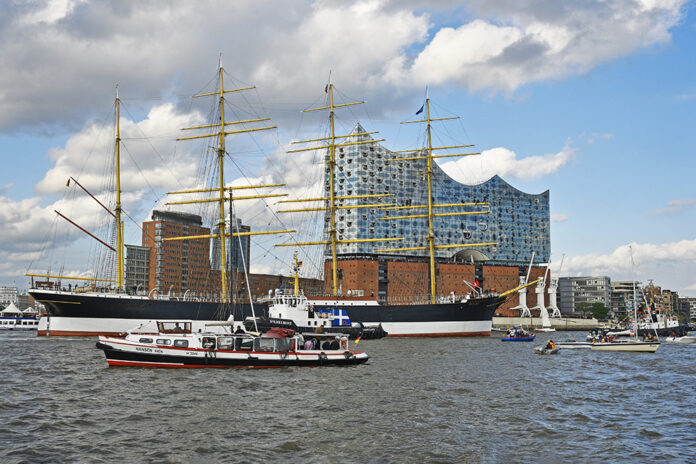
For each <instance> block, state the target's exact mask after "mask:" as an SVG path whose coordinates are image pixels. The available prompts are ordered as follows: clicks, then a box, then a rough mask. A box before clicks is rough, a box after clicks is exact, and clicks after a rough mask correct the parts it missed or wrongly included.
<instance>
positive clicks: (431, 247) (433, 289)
mask: <svg viewBox="0 0 696 464" xmlns="http://www.w3.org/2000/svg"><path fill="white" fill-rule="evenodd" d="M424 106H425V109H426V118H425V119H421V120H418V121H406V122H402V124H413V123H427V133H428V146H427V148H426V149H425V150H423V149H421V150H416V151H420V152H423V151H425V152H426V153H425V155H419V156H408V157H403V158H392V159H388V160H387V161H406V160H421V159H425V160H426V163H427V169H426V171H425V172H426V174H427V179H428V204H427V205H412V206H411V205H409V206H397V207H391V208H389V207H388V208H383V209H422V208H426V207H427V208H428V213H427V214H411V215H405V216H391V217H384V218H379V219H380V220H395V219H412V218H427V219H428V236H427V237H426V238H427V240H428V246H427V247H420V246H419V247H408V248H390V249H382V250H375V251H376V252H382V253H391V252H397V251H416V250H428V254H429V258H430V269H429V270H430V301H431V303H436V302H437V281H436V278H435V270H436V267H435V250H439V249H449V248H468V247H476V246H490V245H496V244H497V243H496V242H487V243H467V244H461V243H460V244H451V245H435V226H434V222H435V221H434V219H435V218H436V217H443V216H465V215H471V214H488V213H490V210H488V211H485V210H483V211H456V212H451V213H434V212H433V208H443V207H455V206H489V205H488V203H481V202H474V203H448V204H433V184H432V177H433V159H434V158H449V157H453V156H469V155H480V153H458V154H445V155H433V151H434V150H450V149H453V148H463V147H471V146H472V145H452V146H446V147H433V143H432V122H433V121H446V120H449V119H459V118H458V117H447V118H432V117H431V116H430V98H428V97H427V95H426V98H425V105H424ZM421 111H422V109H421ZM421 111H419V112H418V113H420V112H421ZM418 113H417V114H418ZM412 152H413V150H401V151H397V152H394V153H412Z"/></svg>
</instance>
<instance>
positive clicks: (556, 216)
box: [551, 214, 570, 222]
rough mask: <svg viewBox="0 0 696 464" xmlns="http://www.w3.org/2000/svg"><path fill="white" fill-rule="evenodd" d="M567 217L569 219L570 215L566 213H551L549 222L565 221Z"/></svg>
mask: <svg viewBox="0 0 696 464" xmlns="http://www.w3.org/2000/svg"><path fill="white" fill-rule="evenodd" d="M568 219H570V216H568V215H567V214H552V215H551V222H566V221H567V220H568Z"/></svg>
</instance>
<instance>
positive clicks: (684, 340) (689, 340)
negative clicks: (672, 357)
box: [663, 335, 696, 345]
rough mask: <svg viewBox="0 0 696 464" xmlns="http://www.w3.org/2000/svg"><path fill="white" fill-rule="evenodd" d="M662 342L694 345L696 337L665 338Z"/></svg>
mask: <svg viewBox="0 0 696 464" xmlns="http://www.w3.org/2000/svg"><path fill="white" fill-rule="evenodd" d="M663 340H664V341H666V342H670V343H683V344H689V345H690V344H692V343H696V335H684V336H683V337H674V336H672V337H665V338H663Z"/></svg>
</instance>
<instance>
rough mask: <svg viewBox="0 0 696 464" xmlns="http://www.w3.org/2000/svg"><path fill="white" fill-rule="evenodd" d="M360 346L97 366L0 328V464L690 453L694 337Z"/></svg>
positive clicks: (78, 353)
mask: <svg viewBox="0 0 696 464" xmlns="http://www.w3.org/2000/svg"><path fill="white" fill-rule="evenodd" d="M566 335H568V337H567V338H571V337H572V336H573V334H566ZM575 335H576V337H577V334H575ZM555 337H558V338H564V335H563V334H554V338H555ZM542 338H543V337H542ZM543 342H544V340H543V339H542V340H538V341H537V344H538V343H543ZM359 346H360V348H363V349H365V350H366V351H368V352H369V353H370V355H371V356H372V358H371V360H370V362H369V363H368V364H367V365H363V366H355V367H350V368H329V367H322V368H312V369H278V370H236V369H230V370H224V369H220V370H218V369H211V370H157V369H108V368H107V367H106V362H105V361H104V358H103V354H102V353H101V352H100V351H99V350H96V349H95V348H94V341H93V340H85V339H46V338H31V337H27V336H22V337H18V336H14V335H13V334H5V333H3V334H0V352H2V353H3V355H2V356H3V358H2V363H0V378H2V395H1V396H0V424H2V427H0V462H3V463H5V462H7V463H22V462H31V463H35V462H39V463H42V462H90V463H92V462H155V463H157V462H167V463H169V462H181V463H189V462H194V463H195V462H233V461H234V462H237V461H242V462H281V461H282V462H302V463H327V462H370V463H397V462H398V463H403V462H404V461H405V462H433V463H438V462H442V463H445V462H461V463H468V462H472V463H479V462H522V461H532V462H542V463H543V462H560V461H569V462H577V461H579V460H581V459H582V460H587V459H588V458H589V457H591V459H590V460H591V461H609V462H644V461H648V460H657V459H659V460H661V461H663V462H689V460H690V459H691V457H692V452H691V450H692V449H693V446H694V445H695V444H696V442H695V439H694V433H693V431H694V430H696V419H694V418H693V417H692V416H693V415H692V414H690V412H689V411H690V409H691V406H692V405H693V404H694V403H696V388H694V387H695V386H696V384H695V382H694V376H695V375H696V357H695V356H694V353H696V351H694V350H691V349H690V347H681V346H676V345H673V346H669V345H667V344H665V346H662V347H661V348H660V350H658V352H657V353H655V354H654V355H645V354H636V353H597V352H594V353H593V352H590V351H589V350H566V351H561V353H560V354H559V355H557V356H536V355H534V354H533V352H532V346H531V345H530V344H505V343H500V341H499V340H498V339H497V338H494V337H492V338H480V339H445V340H435V339H433V340H427V339H424V340H401V339H388V340H380V341H369V340H365V341H362V342H361V343H360V345H359Z"/></svg>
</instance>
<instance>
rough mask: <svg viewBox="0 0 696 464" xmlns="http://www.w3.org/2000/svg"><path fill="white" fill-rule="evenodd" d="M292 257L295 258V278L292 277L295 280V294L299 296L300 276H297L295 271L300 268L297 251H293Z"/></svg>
mask: <svg viewBox="0 0 696 464" xmlns="http://www.w3.org/2000/svg"><path fill="white" fill-rule="evenodd" d="M294 259H295V267H294V269H295V279H294V282H295V296H299V294H300V278H299V276H298V275H297V273H298V272H299V270H300V263H298V262H297V252H295V255H294Z"/></svg>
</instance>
